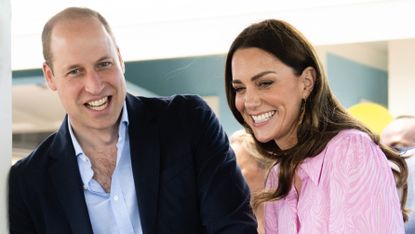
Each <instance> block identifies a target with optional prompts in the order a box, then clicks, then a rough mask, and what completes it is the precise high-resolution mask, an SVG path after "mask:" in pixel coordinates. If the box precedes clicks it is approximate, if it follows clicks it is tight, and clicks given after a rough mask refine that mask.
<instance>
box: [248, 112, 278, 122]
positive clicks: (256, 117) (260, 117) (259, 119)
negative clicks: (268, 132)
mask: <svg viewBox="0 0 415 234" xmlns="http://www.w3.org/2000/svg"><path fill="white" fill-rule="evenodd" d="M274 114H275V111H270V112H267V113H263V114H260V115H252V118H253V119H254V122H255V123H262V122H265V121H267V120H269V119H270V118H271V117H272V116H274Z"/></svg>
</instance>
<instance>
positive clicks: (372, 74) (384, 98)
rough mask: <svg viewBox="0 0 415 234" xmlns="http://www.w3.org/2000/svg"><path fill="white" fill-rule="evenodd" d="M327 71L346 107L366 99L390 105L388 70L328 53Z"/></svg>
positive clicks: (338, 96) (335, 90)
mask: <svg viewBox="0 0 415 234" xmlns="http://www.w3.org/2000/svg"><path fill="white" fill-rule="evenodd" d="M327 73H328V76H329V83H330V87H331V89H332V91H333V93H334V94H335V95H336V97H337V98H338V99H339V100H340V102H341V103H342V104H343V106H344V107H346V108H349V107H350V106H353V105H355V104H358V103H360V102H361V101H364V100H366V101H372V102H376V103H379V104H381V105H383V106H385V107H387V106H388V73H387V72H386V71H383V70H380V69H377V68H373V67H370V66H367V65H364V64H361V63H357V62H355V61H352V60H350V59H346V58H343V57H340V56H337V55H334V54H330V53H328V54H327Z"/></svg>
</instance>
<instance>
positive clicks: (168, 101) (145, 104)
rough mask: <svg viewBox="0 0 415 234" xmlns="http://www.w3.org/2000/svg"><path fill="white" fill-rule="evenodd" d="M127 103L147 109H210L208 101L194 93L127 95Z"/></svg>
mask: <svg viewBox="0 0 415 234" xmlns="http://www.w3.org/2000/svg"><path fill="white" fill-rule="evenodd" d="M127 103H130V106H129V110H130V108H133V109H136V108H139V107H140V106H141V107H142V108H145V109H146V110H153V111H161V110H176V109H177V108H179V109H180V108H184V109H186V108H203V109H209V107H208V105H207V104H206V102H205V101H204V100H203V98H202V97H200V96H199V95H193V94H176V95H172V96H160V97H142V96H132V95H128V96H127Z"/></svg>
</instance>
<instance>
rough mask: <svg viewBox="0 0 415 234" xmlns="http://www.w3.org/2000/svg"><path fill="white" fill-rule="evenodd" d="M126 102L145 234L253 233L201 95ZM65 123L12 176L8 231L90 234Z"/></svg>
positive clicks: (238, 180)
mask: <svg viewBox="0 0 415 234" xmlns="http://www.w3.org/2000/svg"><path fill="white" fill-rule="evenodd" d="M126 104H127V108H128V118H129V127H128V131H129V136H130V146H131V164H132V171H133V175H134V183H135V187H136V191H137V200H138V206H139V212H140V217H139V218H140V220H141V225H142V230H143V233H144V234H151V233H160V234H164V233H165V234H173V233H180V234H186V233H189V234H195V233H229V234H231V233H235V234H242V233H256V221H255V219H254V217H253V214H252V211H251V208H250V206H249V199H250V197H249V190H248V187H247V185H246V183H245V182H244V180H243V177H242V175H241V173H240V171H239V169H238V167H237V166H236V162H235V156H234V153H233V151H232V150H231V149H230V147H229V143H228V140H227V136H226V134H225V133H224V131H223V129H222V127H221V126H220V124H219V122H218V120H217V118H216V117H215V115H214V114H213V112H212V111H211V110H210V108H209V107H208V106H207V105H206V103H205V102H204V101H203V100H202V99H201V98H200V97H197V96H191V95H177V96H172V97H165V98H144V97H134V96H132V95H129V94H127V97H126ZM66 118H67V117H65V120H64V121H63V123H62V125H61V127H60V129H59V130H58V132H56V133H54V134H52V135H51V136H49V137H48V138H47V139H46V140H45V141H44V142H42V143H41V144H40V146H39V147H38V148H37V149H36V150H35V151H33V152H32V153H31V154H30V155H29V156H28V157H26V158H25V159H23V160H21V161H19V162H17V163H16V164H15V165H13V166H12V168H11V170H10V174H9V221H10V222H9V224H10V232H11V233H42V234H46V233H56V234H58V233H59V234H64V233H76V234H83V233H85V234H87V233H93V231H92V227H91V223H90V220H89V216H88V209H87V206H86V202H85V197H84V191H83V187H82V180H81V176H80V173H79V169H78V164H77V161H76V157H75V152H74V148H73V145H72V141H71V138H70V135H69V131H68V124H67V119H66Z"/></svg>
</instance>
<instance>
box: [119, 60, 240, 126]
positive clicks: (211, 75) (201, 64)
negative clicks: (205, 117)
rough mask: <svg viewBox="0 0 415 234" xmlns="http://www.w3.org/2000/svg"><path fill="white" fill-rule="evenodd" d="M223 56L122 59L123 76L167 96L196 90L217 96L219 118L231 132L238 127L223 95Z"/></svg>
mask: <svg viewBox="0 0 415 234" xmlns="http://www.w3.org/2000/svg"><path fill="white" fill-rule="evenodd" d="M224 71H225V56H224V55H212V56H200V57H188V58H175V59H160V60H150V61H136V62H129V63H126V73H125V76H126V79H127V80H128V81H129V82H132V83H134V84H136V85H138V86H140V87H143V88H145V89H147V90H150V91H151V92H154V93H157V94H160V95H163V96H169V95H173V94H198V95H201V96H218V97H219V105H220V108H219V120H220V122H221V123H222V125H223V126H224V129H225V131H226V132H227V133H228V134H231V133H232V132H233V131H236V130H237V129H240V128H241V125H240V124H239V123H238V122H237V121H236V120H235V119H234V117H233V115H232V113H231V112H230V110H229V108H228V105H227V102H226V96H225V85H224V84H225V82H224Z"/></svg>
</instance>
